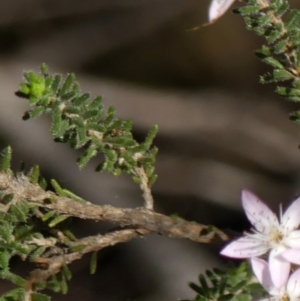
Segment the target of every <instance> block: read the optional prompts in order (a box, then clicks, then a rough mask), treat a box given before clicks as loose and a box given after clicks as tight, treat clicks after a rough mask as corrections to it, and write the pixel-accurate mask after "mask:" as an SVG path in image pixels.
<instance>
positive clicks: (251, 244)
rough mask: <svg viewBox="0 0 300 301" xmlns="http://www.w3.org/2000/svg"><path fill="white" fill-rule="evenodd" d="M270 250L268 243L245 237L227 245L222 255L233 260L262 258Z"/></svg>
mask: <svg viewBox="0 0 300 301" xmlns="http://www.w3.org/2000/svg"><path fill="white" fill-rule="evenodd" d="M268 249H269V246H268V245H267V244H266V243H263V242H261V241H259V240H257V239H256V238H253V237H251V236H243V237H241V238H239V239H237V240H235V241H233V242H231V243H230V244H229V245H227V246H226V247H225V248H224V249H223V250H222V251H221V252H220V254H221V255H224V256H228V257H232V258H250V257H256V256H260V255H262V254H264V253H266V252H267V251H268Z"/></svg>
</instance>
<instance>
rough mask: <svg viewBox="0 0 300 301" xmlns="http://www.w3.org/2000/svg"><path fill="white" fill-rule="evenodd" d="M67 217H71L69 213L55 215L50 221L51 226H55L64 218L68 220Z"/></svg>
mask: <svg viewBox="0 0 300 301" xmlns="http://www.w3.org/2000/svg"><path fill="white" fill-rule="evenodd" d="M67 218H69V215H66V214H62V215H59V216H57V217H55V218H54V219H53V220H52V221H51V222H50V223H49V227H51V228H52V227H55V226H56V225H57V224H59V223H61V222H63V221H64V220H66V219H67Z"/></svg>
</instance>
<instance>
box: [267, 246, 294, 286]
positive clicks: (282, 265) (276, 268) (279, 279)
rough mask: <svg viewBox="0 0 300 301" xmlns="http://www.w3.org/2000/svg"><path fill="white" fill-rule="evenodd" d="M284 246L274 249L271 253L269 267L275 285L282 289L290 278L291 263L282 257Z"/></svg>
mask: <svg viewBox="0 0 300 301" xmlns="http://www.w3.org/2000/svg"><path fill="white" fill-rule="evenodd" d="M285 250H286V248H285V247H284V246H279V247H277V248H275V249H273V250H272V251H271V252H270V255H269V269H270V274H271V278H272V282H273V284H274V287H275V288H277V289H281V288H282V287H283V286H284V285H285V284H286V282H287V279H288V278H289V274H290V270H291V264H290V262H288V261H287V260H285V259H284V258H283V257H282V254H283V252H284V251H285Z"/></svg>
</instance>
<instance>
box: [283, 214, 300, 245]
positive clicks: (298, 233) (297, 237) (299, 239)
mask: <svg viewBox="0 0 300 301" xmlns="http://www.w3.org/2000/svg"><path fill="white" fill-rule="evenodd" d="M299 214H300V212H299ZM284 244H285V245H287V246H288V247H290V248H293V249H300V230H295V231H292V232H290V233H288V234H287V237H286V238H285V239H284Z"/></svg>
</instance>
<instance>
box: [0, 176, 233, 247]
mask: <svg viewBox="0 0 300 301" xmlns="http://www.w3.org/2000/svg"><path fill="white" fill-rule="evenodd" d="M0 189H1V190H3V191H4V192H5V193H9V194H14V196H15V198H17V199H20V200H26V201H27V202H29V203H31V204H35V205H37V206H39V207H43V208H48V209H51V210H55V211H57V212H58V213H63V214H67V215H69V216H74V217H79V218H82V219H92V220H95V221H110V222H114V223H118V224H119V225H120V226H131V227H135V228H142V229H146V230H148V231H151V232H154V233H158V234H161V235H165V236H168V237H177V238H188V239H190V240H193V241H195V242H201V243H209V242H211V241H212V240H214V239H215V238H218V239H221V240H227V239H228V236H227V235H226V234H225V233H224V232H222V231H221V230H218V229H217V228H214V227H211V226H207V225H202V224H198V223H196V222H188V221H185V220H183V219H177V218H172V217H169V216H165V215H163V214H159V213H156V212H153V211H151V210H147V209H144V208H137V209H124V208H116V207H112V206H109V205H105V206H101V205H93V204H91V203H89V202H87V203H86V204H82V203H79V202H76V201H74V200H73V199H70V198H66V197H59V196H57V195H56V194H54V193H53V192H49V191H44V190H43V189H42V188H41V187H40V186H38V185H35V184H32V183H30V181H29V179H28V178H27V177H26V176H24V175H21V176H19V177H13V176H11V175H10V174H7V173H3V172H2V173H0Z"/></svg>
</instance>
